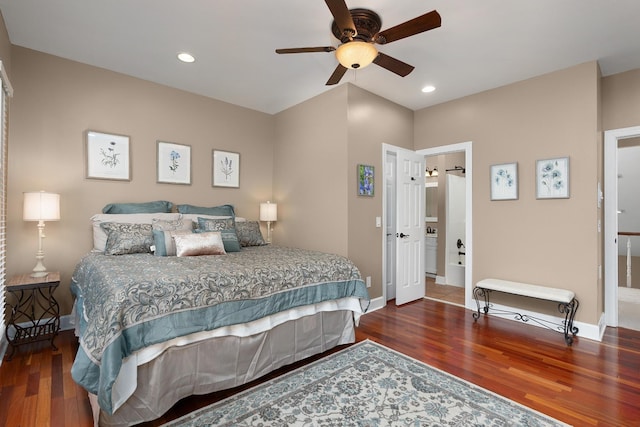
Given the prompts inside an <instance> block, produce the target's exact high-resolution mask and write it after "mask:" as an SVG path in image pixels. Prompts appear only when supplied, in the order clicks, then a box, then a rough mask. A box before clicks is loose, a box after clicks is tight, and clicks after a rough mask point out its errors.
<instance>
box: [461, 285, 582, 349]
mask: <svg viewBox="0 0 640 427" xmlns="http://www.w3.org/2000/svg"><path fill="white" fill-rule="evenodd" d="M491 292H504V293H508V294H512V295H520V296H524V297H529V298H536V299H541V300H547V301H552V302H556V303H558V311H560V313H562V314H564V321H563V322H562V323H553V322H550V321H548V320H544V319H539V318H536V317H533V316H530V315H525V314H520V313H514V312H505V311H502V313H508V314H514V315H515V318H516V319H517V320H521V321H523V322H528V321H529V320H532V321H534V322H536V323H538V324H539V325H541V326H544V327H546V328H548V329H551V330H554V331H557V332H561V333H564V340H565V342H566V343H567V345H571V344H572V343H573V337H574V336H575V335H576V334H577V333H578V328H576V327H575V326H573V319H574V317H575V315H576V311H577V310H578V306H579V305H580V304H579V302H578V300H577V299H576V297H575V293H574V292H573V291H569V290H566V289H559V288H549V287H546V286H539V285H531V284H528V283H520V282H511V281H509V280H500V279H484V280H481V281H479V282H478V283H476V287H475V288H474V289H473V297H474V298H475V300H476V304H477V306H478V311H477V312H476V313H473V319H474V322H477V321H478V319H479V318H480V310H481V307H480V299H483V300H484V307H482V311H483V312H484V314H488V313H489V308H490V307H491V304H490V302H489V295H490V294H491ZM549 325H552V326H553V327H550V326H549Z"/></svg>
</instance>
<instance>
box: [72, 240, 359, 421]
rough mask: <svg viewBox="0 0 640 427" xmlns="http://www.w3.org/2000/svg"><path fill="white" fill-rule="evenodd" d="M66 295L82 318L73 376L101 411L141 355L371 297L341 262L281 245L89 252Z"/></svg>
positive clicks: (350, 265) (347, 263) (351, 266)
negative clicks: (131, 359)
mask: <svg viewBox="0 0 640 427" xmlns="http://www.w3.org/2000/svg"><path fill="white" fill-rule="evenodd" d="M71 290H72V292H73V294H74V296H75V297H76V303H75V308H76V310H77V312H78V314H79V317H80V319H81V322H80V328H79V329H80V348H79V350H78V354H77V356H76V359H75V361H74V365H73V368H72V375H73V378H74V380H75V381H76V382H78V383H79V384H80V385H82V386H83V387H84V388H86V389H87V390H88V391H90V392H91V393H94V394H97V395H98V401H99V403H100V405H101V407H102V409H103V410H105V411H107V412H111V397H110V395H111V388H112V386H113V382H114V381H115V379H116V377H117V375H118V372H119V370H120V367H121V364H122V360H123V359H124V358H126V357H127V356H129V355H131V354H132V353H133V352H135V351H137V350H139V349H141V348H144V347H146V346H148V345H152V344H156V343H159V342H163V341H166V340H168V339H172V338H175V337H178V336H183V335H187V334H190V333H194V332H200V331H205V330H212V329H215V328H218V327H222V326H229V325H233V324H238V323H245V322H250V321H252V320H256V319H259V318H261V317H264V316H267V315H270V314H274V313H277V312H280V311H283V310H287V309H289V308H293V307H299V306H303V305H308V304H314V303H317V302H322V301H327V300H332V299H338V298H344V297H350V296H353V297H358V298H361V299H365V300H368V299H369V297H368V293H367V289H366V286H365V284H364V282H363V281H362V279H361V276H360V272H359V271H358V269H357V267H356V266H355V265H354V264H353V263H352V262H351V261H349V260H348V259H346V258H344V257H342V256H339V255H334V254H327V253H321V252H316V251H308V250H301V249H293V248H285V247H278V246H261V247H247V248H243V249H242V251H240V252H232V253H228V254H227V255H220V256H199V257H157V256H153V255H150V254H135V255H122V256H108V255H103V254H98V253H90V254H88V255H86V256H85V257H84V258H83V259H82V260H81V261H80V263H79V264H78V265H77V267H76V269H75V272H74V274H73V277H72V284H71Z"/></svg>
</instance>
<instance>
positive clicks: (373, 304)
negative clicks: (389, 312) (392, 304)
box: [362, 296, 387, 316]
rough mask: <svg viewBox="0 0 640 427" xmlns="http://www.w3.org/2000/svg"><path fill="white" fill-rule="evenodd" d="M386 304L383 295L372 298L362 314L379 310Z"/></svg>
mask: <svg viewBox="0 0 640 427" xmlns="http://www.w3.org/2000/svg"><path fill="white" fill-rule="evenodd" d="M386 305H387V301H386V300H385V298H384V296H381V297H378V298H374V299H372V300H371V301H370V304H369V308H367V311H366V312H365V313H363V314H362V315H363V316H366V314H367V313H371V312H372V311H376V310H380V309H381V308H384V307H385V306H386Z"/></svg>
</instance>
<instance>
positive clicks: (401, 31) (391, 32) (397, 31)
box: [376, 10, 442, 44]
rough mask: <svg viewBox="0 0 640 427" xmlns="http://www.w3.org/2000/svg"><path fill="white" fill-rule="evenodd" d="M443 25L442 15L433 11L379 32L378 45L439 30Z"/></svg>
mask: <svg viewBox="0 0 640 427" xmlns="http://www.w3.org/2000/svg"><path fill="white" fill-rule="evenodd" d="M441 23H442V20H441V18H440V14H439V13H438V12H437V11H435V10H432V11H431V12H429V13H425V14H424V15H422V16H418V17H417V18H413V19H411V20H409V21H407V22H405V23H402V24H399V25H396V26H395V27H391V28H389V29H388V30H384V31H381V32H379V33H378V35H377V36H376V43H378V44H386V43H391V42H394V41H396V40H400V39H403V38H405V37H409V36H413V35H416V34H420V33H422V32H425V31H429V30H433V29H434V28H438V27H439V26H440V25H441Z"/></svg>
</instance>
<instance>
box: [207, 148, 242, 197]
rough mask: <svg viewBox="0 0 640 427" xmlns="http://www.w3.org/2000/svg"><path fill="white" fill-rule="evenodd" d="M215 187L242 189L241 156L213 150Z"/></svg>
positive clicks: (213, 182) (213, 181)
mask: <svg viewBox="0 0 640 427" xmlns="http://www.w3.org/2000/svg"><path fill="white" fill-rule="evenodd" d="M212 169H213V171H212V175H213V180H212V184H213V186H214V187H231V188H239V187H240V154H239V153H233V152H230V151H221V150H213V168H212Z"/></svg>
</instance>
